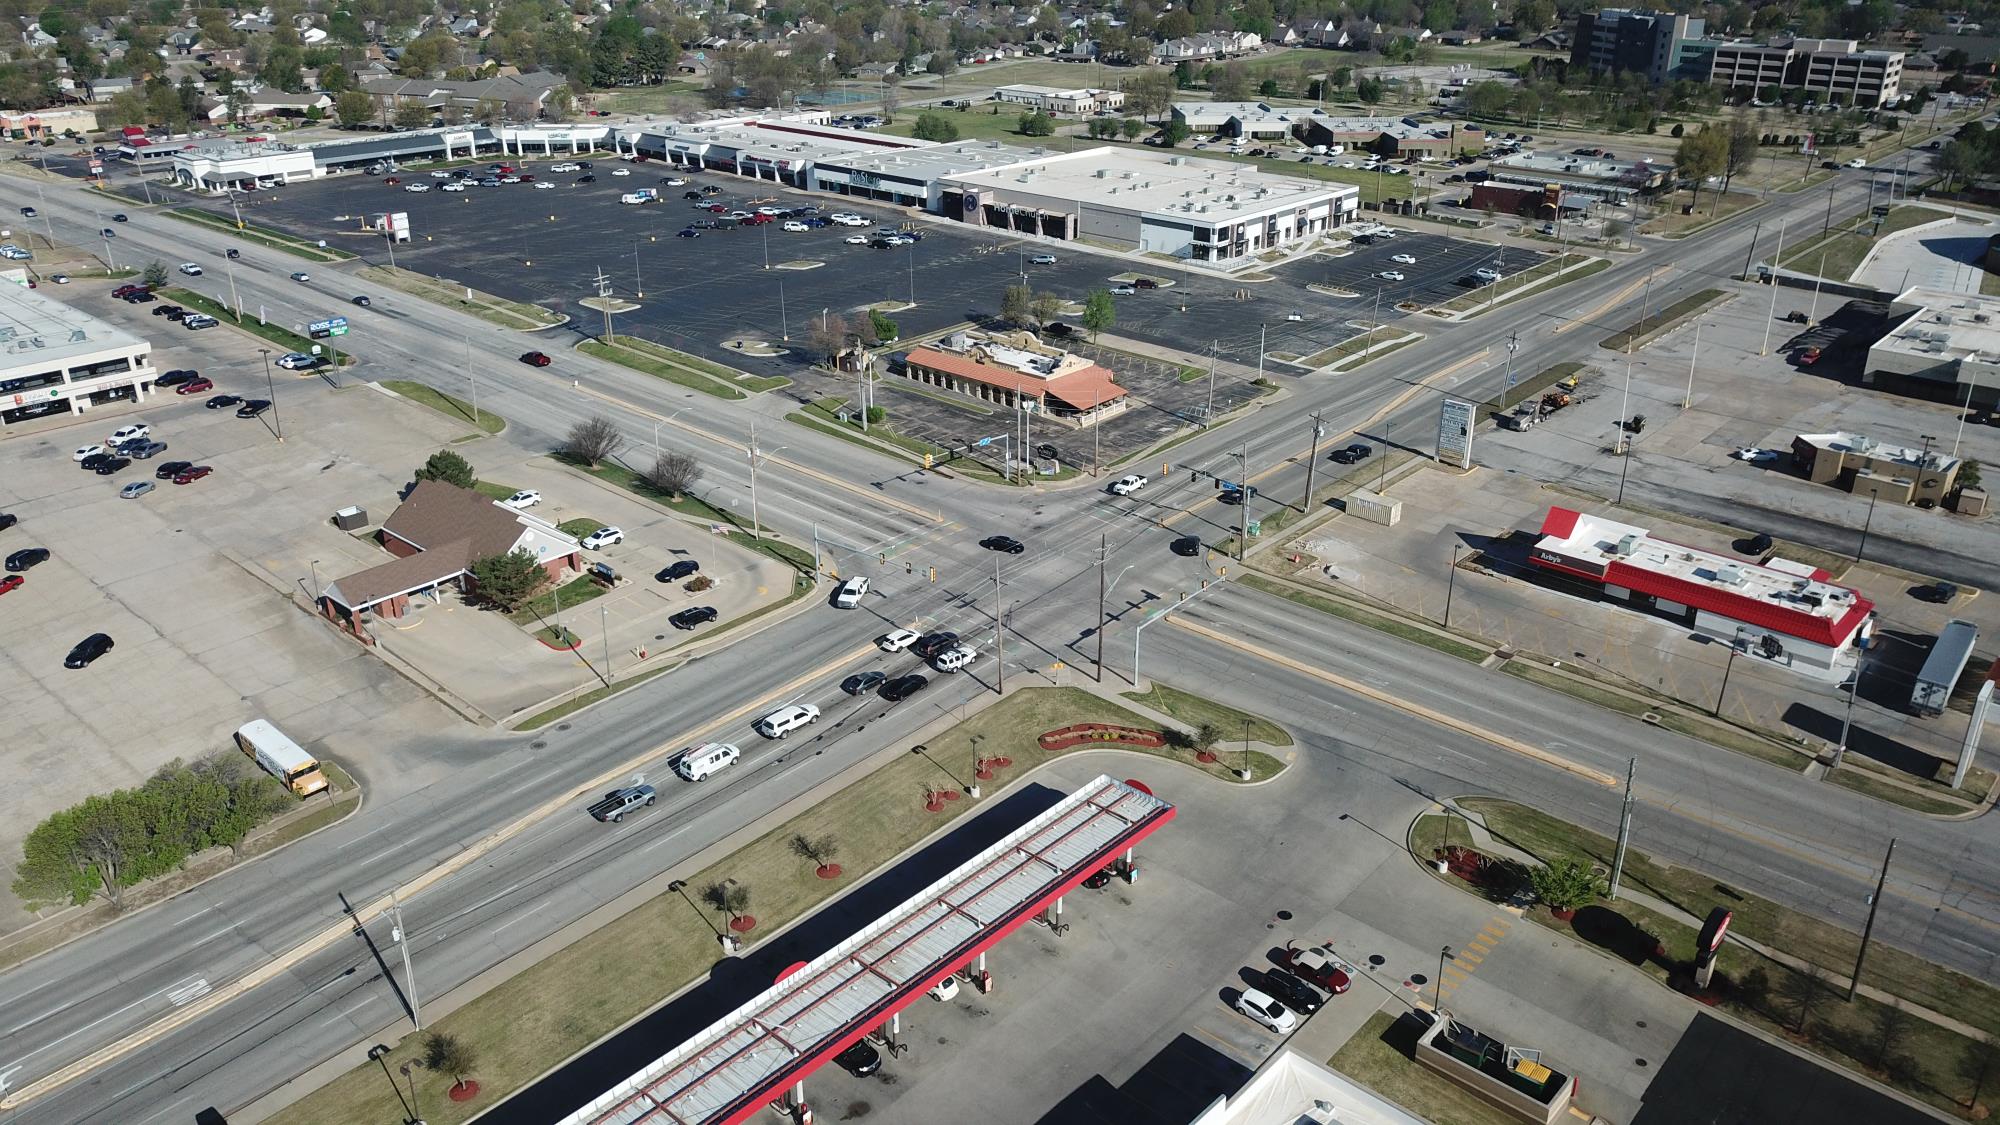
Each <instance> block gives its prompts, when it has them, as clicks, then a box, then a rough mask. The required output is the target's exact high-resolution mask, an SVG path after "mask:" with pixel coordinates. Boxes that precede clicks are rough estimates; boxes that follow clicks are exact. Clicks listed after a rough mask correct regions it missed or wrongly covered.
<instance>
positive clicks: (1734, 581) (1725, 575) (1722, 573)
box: [1715, 566, 1743, 586]
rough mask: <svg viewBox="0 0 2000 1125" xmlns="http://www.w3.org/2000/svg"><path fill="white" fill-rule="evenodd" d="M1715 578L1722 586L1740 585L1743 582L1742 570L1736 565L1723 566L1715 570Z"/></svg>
mask: <svg viewBox="0 0 2000 1125" xmlns="http://www.w3.org/2000/svg"><path fill="white" fill-rule="evenodd" d="M1715 580H1716V581H1717V582H1720V583H1722V584H1723V585H1724V586H1741V585H1742V584H1743V571H1742V570H1741V569H1739V568H1737V567H1733V566H1725V567H1723V568H1722V569H1721V570H1718V571H1716V572H1715Z"/></svg>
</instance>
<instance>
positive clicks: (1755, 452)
mask: <svg viewBox="0 0 2000 1125" xmlns="http://www.w3.org/2000/svg"><path fill="white" fill-rule="evenodd" d="M1730 456H1731V457H1734V458H1736V459H1737V460H1738V461H1748V462H1750V463H1751V464H1752V465H1766V464H1769V463H1771V462H1772V461H1776V460H1777V459H1778V451H1777V450H1775V449H1759V448H1757V447H1756V446H1754V445H1751V446H1745V447H1744V448H1742V449H1739V450H1737V451H1736V452H1734V453H1732V454H1730Z"/></svg>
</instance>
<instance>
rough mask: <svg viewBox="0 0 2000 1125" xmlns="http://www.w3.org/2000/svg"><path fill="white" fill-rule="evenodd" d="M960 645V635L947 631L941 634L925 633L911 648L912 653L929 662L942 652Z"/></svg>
mask: <svg viewBox="0 0 2000 1125" xmlns="http://www.w3.org/2000/svg"><path fill="white" fill-rule="evenodd" d="M957 644H958V634H957V633H954V632H951V631H950V630H946V631H944V632H940V633H925V634H924V635H923V636H921V637H918V638H917V643H916V644H913V645H911V646H910V651H911V652H914V653H916V654H917V655H918V656H921V657H923V658H924V659H925V660H929V659H930V658H931V657H933V656H936V655H937V654H938V653H940V652H945V651H947V650H949V649H951V648H953V647H954V646H956V645H957Z"/></svg>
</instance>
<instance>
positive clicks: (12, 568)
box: [7, 547, 49, 574]
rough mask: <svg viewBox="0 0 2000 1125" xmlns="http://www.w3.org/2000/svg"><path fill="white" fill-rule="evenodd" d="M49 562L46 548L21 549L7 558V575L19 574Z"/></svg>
mask: <svg viewBox="0 0 2000 1125" xmlns="http://www.w3.org/2000/svg"><path fill="white" fill-rule="evenodd" d="M47 561H49V549H48V548H47V547H23V548H21V549H20V550H18V551H15V552H14V553H13V554H11V555H8V556H7V573H9V574H20V573H21V572H23V571H26V570H30V569H33V568H34V567H37V566H40V565H42V564H43V563H45V562H47Z"/></svg>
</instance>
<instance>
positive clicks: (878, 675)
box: [840, 672, 889, 695]
mask: <svg viewBox="0 0 2000 1125" xmlns="http://www.w3.org/2000/svg"><path fill="white" fill-rule="evenodd" d="M888 678H889V674H888V673H887V672H856V673H854V674H853V675H852V676H849V677H847V678H846V679H844V680H842V681H840V690H842V691H844V692H846V693H847V694H849V695H861V694H863V693H865V692H867V691H868V690H869V689H871V688H873V687H875V686H876V685H878V684H880V683H882V682H883V681H885V680H887V679H888Z"/></svg>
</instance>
